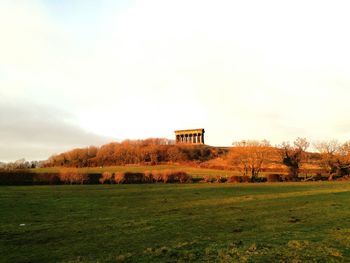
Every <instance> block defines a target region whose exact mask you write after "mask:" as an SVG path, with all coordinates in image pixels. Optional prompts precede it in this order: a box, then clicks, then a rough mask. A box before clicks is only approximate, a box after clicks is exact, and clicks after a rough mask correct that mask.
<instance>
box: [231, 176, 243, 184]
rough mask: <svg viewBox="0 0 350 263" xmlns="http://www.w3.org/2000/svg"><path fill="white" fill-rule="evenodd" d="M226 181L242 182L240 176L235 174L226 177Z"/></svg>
mask: <svg viewBox="0 0 350 263" xmlns="http://www.w3.org/2000/svg"><path fill="white" fill-rule="evenodd" d="M227 182H228V183H240V182H242V176H237V175H234V176H231V177H229V178H228V179H227Z"/></svg>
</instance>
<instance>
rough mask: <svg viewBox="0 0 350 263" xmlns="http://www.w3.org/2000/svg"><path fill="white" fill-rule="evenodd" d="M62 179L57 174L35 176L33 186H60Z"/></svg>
mask: <svg viewBox="0 0 350 263" xmlns="http://www.w3.org/2000/svg"><path fill="white" fill-rule="evenodd" d="M60 183H61V181H60V177H59V174H57V173H40V174H39V173H38V174H35V175H34V176H33V184H35V185H37V184H60Z"/></svg>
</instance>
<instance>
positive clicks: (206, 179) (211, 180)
mask: <svg viewBox="0 0 350 263" xmlns="http://www.w3.org/2000/svg"><path fill="white" fill-rule="evenodd" d="M201 182H203V183H214V182H215V178H214V177H213V176H210V175H205V176H204V177H203V180H201Z"/></svg>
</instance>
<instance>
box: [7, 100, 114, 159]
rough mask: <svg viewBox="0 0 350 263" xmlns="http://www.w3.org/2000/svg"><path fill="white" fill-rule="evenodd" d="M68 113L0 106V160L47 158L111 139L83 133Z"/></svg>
mask: <svg viewBox="0 0 350 263" xmlns="http://www.w3.org/2000/svg"><path fill="white" fill-rule="evenodd" d="M75 121H76V120H75V117H74V116H72V115H71V114H70V113H69V112H65V111H61V110H59V109H55V108H51V107H49V106H45V105H37V104H32V103H18V102H16V103H5V102H1V104H0V127H1V129H0V148H1V152H0V160H5V161H9V160H15V159H19V158H23V157H24V158H27V159H46V158H47V157H49V156H50V155H52V154H54V153H58V152H62V151H65V150H69V149H71V148H73V147H85V146H89V145H101V144H103V143H107V142H110V141H112V140H113V139H112V138H108V137H103V136H99V135H96V134H93V133H89V132H86V131H84V130H83V129H82V128H80V127H79V126H77V125H76V124H75Z"/></svg>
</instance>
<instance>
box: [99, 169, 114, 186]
mask: <svg viewBox="0 0 350 263" xmlns="http://www.w3.org/2000/svg"><path fill="white" fill-rule="evenodd" d="M99 182H100V183H101V184H105V183H106V184H113V183H115V181H114V175H113V174H112V173H110V172H103V173H102V175H101V177H100V179H99Z"/></svg>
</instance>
